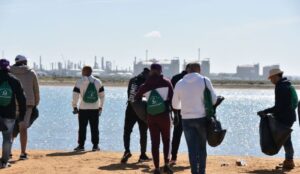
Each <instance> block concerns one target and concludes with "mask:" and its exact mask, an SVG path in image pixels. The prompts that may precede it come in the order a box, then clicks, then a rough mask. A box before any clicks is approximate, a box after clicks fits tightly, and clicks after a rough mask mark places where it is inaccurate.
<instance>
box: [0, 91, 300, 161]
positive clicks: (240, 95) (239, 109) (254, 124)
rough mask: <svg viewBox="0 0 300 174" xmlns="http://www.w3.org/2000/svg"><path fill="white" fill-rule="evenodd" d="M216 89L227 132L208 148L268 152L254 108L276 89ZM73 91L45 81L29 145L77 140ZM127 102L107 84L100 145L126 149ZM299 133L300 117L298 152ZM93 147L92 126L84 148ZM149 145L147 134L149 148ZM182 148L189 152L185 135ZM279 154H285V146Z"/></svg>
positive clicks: (269, 101) (135, 145)
mask: <svg viewBox="0 0 300 174" xmlns="http://www.w3.org/2000/svg"><path fill="white" fill-rule="evenodd" d="M216 91H217V93H218V94H219V95H223V96H224V97H225V98H226V100H225V101H224V103H223V104H222V105H221V106H220V107H219V108H218V111H217V113H218V118H219V119H220V120H221V122H222V124H223V127H224V128H226V129H227V131H228V132H227V135H226V137H225V140H224V142H223V143H222V145H221V146H219V147H217V148H210V147H209V148H208V154H210V155H250V156H264V155H263V154H262V153H261V151H260V146H259V134H258V125H259V117H258V116H256V112H257V111H259V110H262V109H265V108H266V107H270V106H272V105H273V102H274V91H273V89H263V90H261V89H216ZM71 97H72V87H61V86H59V87H53V86H43V87H41V103H40V106H39V110H40V117H39V118H38V120H37V121H36V122H35V123H34V125H33V126H32V127H31V128H30V130H29V144H28V148H30V149H45V150H46V149H47V150H48V149H51V150H69V151H70V150H72V149H73V148H74V147H75V146H76V145H77V143H76V142H77V129H78V122H77V116H75V115H73V114H72V107H71ZM125 108H126V88H124V87H107V88H106V102H105V107H104V110H103V114H102V116H101V118H100V125H99V128H100V147H101V149H102V150H105V151H117V152H123V150H124V149H123V126H124V113H125ZM299 134H300V133H299V123H298V122H296V123H295V124H294V131H293V134H292V139H293V143H294V149H295V155H296V156H297V157H299V156H300V152H299V151H298V149H300V139H299V138H297V137H299V136H300V135H299ZM148 137H149V136H148ZM149 138H150V137H149ZM0 139H2V137H1V138H0ZM1 141H2V140H1ZM91 147H92V144H91V143H90V133H89V129H88V131H87V141H86V148H87V149H89V148H91ZM150 147H151V146H150V140H149V139H148V151H150ZM14 148H16V149H19V148H20V145H19V142H18V141H16V142H15V144H14ZM139 149H140V147H139V133H138V128H137V126H135V128H134V130H133V134H132V140H131V150H132V151H135V152H138V151H139ZM179 151H180V152H187V146H186V143H185V139H184V137H182V141H181V145H180V149H179ZM277 156H280V157H282V156H283V153H282V151H281V153H280V154H279V155H277Z"/></svg>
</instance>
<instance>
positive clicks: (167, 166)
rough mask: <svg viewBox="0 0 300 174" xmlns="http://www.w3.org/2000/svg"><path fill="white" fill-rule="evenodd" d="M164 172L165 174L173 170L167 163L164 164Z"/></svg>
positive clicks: (171, 173) (171, 172)
mask: <svg viewBox="0 0 300 174" xmlns="http://www.w3.org/2000/svg"><path fill="white" fill-rule="evenodd" d="M164 173H167V174H173V173H174V172H173V170H172V169H171V167H170V166H169V165H165V166H164Z"/></svg>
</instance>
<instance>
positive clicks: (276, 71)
mask: <svg viewBox="0 0 300 174" xmlns="http://www.w3.org/2000/svg"><path fill="white" fill-rule="evenodd" d="M278 74H283V71H281V70H280V69H278V68H275V69H271V70H270V71H269V77H268V79H270V78H271V77H272V76H275V75H278Z"/></svg>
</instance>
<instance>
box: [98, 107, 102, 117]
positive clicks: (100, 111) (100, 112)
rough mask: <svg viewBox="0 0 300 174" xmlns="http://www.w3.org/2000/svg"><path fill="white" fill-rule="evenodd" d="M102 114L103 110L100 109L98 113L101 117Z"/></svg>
mask: <svg viewBox="0 0 300 174" xmlns="http://www.w3.org/2000/svg"><path fill="white" fill-rule="evenodd" d="M101 114H102V108H99V113H98V115H99V117H100V116H101Z"/></svg>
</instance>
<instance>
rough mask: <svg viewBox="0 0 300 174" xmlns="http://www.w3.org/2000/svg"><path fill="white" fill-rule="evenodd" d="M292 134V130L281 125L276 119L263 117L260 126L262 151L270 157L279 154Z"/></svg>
mask: <svg viewBox="0 0 300 174" xmlns="http://www.w3.org/2000/svg"><path fill="white" fill-rule="evenodd" d="M291 132H292V129H291V128H289V127H288V126H285V125H283V124H281V123H279V122H278V121H276V120H275V118H274V117H272V116H265V117H262V118H261V120H260V125H259V134H260V147H261V151H262V152H263V153H264V154H266V155H270V156H272V155H275V154H277V153H278V152H279V151H280V149H281V147H282V146H283V144H284V143H285V142H286V140H287V139H288V138H289V136H290V135H291Z"/></svg>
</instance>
